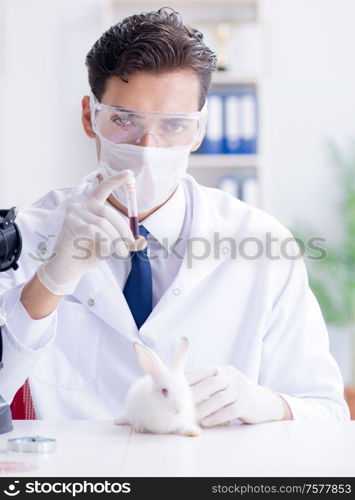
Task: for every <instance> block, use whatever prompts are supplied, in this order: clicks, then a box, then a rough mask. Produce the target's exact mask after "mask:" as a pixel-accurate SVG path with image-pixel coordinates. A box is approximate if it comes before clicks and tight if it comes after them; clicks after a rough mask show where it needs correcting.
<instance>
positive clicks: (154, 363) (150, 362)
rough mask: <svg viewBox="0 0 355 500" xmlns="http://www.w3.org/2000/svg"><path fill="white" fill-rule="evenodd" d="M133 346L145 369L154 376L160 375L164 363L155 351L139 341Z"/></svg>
mask: <svg viewBox="0 0 355 500" xmlns="http://www.w3.org/2000/svg"><path fill="white" fill-rule="evenodd" d="M133 347H134V350H135V352H136V356H137V358H138V361H139V364H140V365H141V367H142V368H143V370H144V371H145V372H146V373H148V375H150V376H151V377H153V378H155V377H157V376H158V375H160V373H161V372H162V369H163V367H164V365H163V363H162V361H161V359H160V358H159V357H158V356H157V355H156V354H155V352H154V351H152V350H151V349H149V347H147V346H145V345H143V344H140V343H139V342H133Z"/></svg>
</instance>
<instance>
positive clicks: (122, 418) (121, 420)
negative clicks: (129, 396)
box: [113, 415, 129, 425]
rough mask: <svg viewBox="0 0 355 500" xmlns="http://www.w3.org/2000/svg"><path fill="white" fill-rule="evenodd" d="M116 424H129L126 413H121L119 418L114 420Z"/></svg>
mask: <svg viewBox="0 0 355 500" xmlns="http://www.w3.org/2000/svg"><path fill="white" fill-rule="evenodd" d="M113 423H114V424H116V425H127V424H129V422H128V420H127V418H126V416H125V415H119V416H118V417H117V418H115V419H114V421H113Z"/></svg>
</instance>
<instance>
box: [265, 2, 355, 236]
mask: <svg viewBox="0 0 355 500" xmlns="http://www.w3.org/2000/svg"><path fill="white" fill-rule="evenodd" d="M261 3H262V11H261V14H262V18H263V21H264V23H265V27H266V47H265V48H266V50H265V52H266V54H267V61H266V74H265V83H264V88H263V90H264V102H265V108H264V110H263V111H264V113H263V130H262V134H263V153H264V167H265V170H266V172H265V176H264V180H265V190H264V191H265V195H266V197H265V208H266V209H267V210H268V211H269V212H271V213H273V214H274V215H276V216H277V217H278V218H279V219H280V220H282V221H283V222H284V223H285V224H286V225H291V226H292V225H293V224H294V222H295V220H296V219H304V220H308V221H310V222H311V223H312V224H314V225H315V227H316V228H317V229H318V230H319V231H320V234H324V236H326V237H327V238H329V240H335V239H336V237H337V236H338V235H339V234H340V225H339V224H338V218H337V216H336V213H335V210H336V196H335V194H336V190H335V189H334V186H333V177H332V173H333V170H332V168H331V167H330V166H329V163H327V149H326V145H327V141H329V140H330V139H334V140H336V141H338V142H339V143H340V144H343V145H344V144H345V145H346V144H347V142H348V141H349V140H350V139H351V138H352V139H355V57H354V47H355V2H354V0H261Z"/></svg>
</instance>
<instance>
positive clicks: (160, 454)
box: [0, 420, 355, 477]
mask: <svg viewBox="0 0 355 500" xmlns="http://www.w3.org/2000/svg"><path fill="white" fill-rule="evenodd" d="M35 435H40V436H42V437H52V438H55V439H56V440H57V452H56V453H55V454H53V455H48V456H36V455H33V454H30V455H29V454H13V453H7V452H6V447H7V439H9V438H12V437H22V436H35ZM6 461H18V462H25V463H26V464H27V465H32V466H33V467H36V468H34V469H33V470H30V471H27V472H24V473H18V472H16V473H8V472H7V473H4V472H2V475H6V476H12V475H13V476H27V477H31V476H32V477H36V476H37V477H48V476H56V477H59V476H62V477H74V476H77V477H82V476H84V477H94V476H96V477H105V476H106V477H114V476H119V477H132V476H210V477H211V476H226V477H227V476H242V477H243V476H249V477H250V476H264V477H267V476H275V477H278V476H308V477H310V476H316V477H317V476H323V477H330V476H337V477H339V476H340V477H341V476H355V421H352V422H330V423H325V422H324V423H313V422H292V421H291V422H270V423H265V424H258V425H231V426H226V427H219V428H212V429H205V430H204V431H203V433H202V434H201V436H199V437H183V436H176V435H154V434H136V433H132V431H131V428H130V427H129V426H115V425H114V424H113V423H112V422H102V421H101V422H97V421H88V420H85V421H77V420H76V421H68V420H66V421H58V422H53V421H52V422H51V421H44V420H42V421H41V420H37V421H15V422H14V430H13V431H12V432H10V433H8V434H3V435H0V467H1V463H3V462H6ZM0 470H1V469H0ZM0 475H1V474H0Z"/></svg>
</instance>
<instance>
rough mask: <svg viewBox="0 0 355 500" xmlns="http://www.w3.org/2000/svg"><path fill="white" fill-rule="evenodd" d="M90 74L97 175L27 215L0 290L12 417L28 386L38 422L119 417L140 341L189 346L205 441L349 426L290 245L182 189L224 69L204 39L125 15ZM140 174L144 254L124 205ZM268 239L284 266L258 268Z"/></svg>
mask: <svg viewBox="0 0 355 500" xmlns="http://www.w3.org/2000/svg"><path fill="white" fill-rule="evenodd" d="M86 62H87V66H88V71H89V83H90V87H91V92H92V95H91V96H85V97H84V98H83V100H82V122H83V127H84V130H85V132H86V134H87V135H88V136H89V137H90V138H92V139H94V140H95V141H96V146H97V152H98V158H99V168H98V170H97V171H95V172H93V173H91V174H90V175H88V176H87V177H86V178H85V179H84V180H83V182H82V184H80V185H79V186H75V187H73V188H64V189H58V190H54V191H52V192H50V193H48V194H46V195H45V196H44V197H43V198H41V199H40V200H38V201H37V202H36V203H34V204H33V205H32V206H31V207H30V208H29V209H27V210H24V211H23V212H22V213H20V215H19V217H18V223H19V226H20V228H21V231H22V234H23V240H24V252H23V254H22V256H21V259H20V262H19V264H20V269H19V270H18V271H16V272H13V271H9V272H7V273H6V275H5V276H4V275H3V276H1V292H3V296H2V307H3V309H4V311H5V326H4V328H3V336H4V368H3V370H2V371H1V372H0V387H1V394H2V396H3V397H4V398H5V399H7V400H8V401H11V400H12V399H13V397H14V395H15V394H16V392H17V391H18V390H19V388H21V387H22V386H23V384H24V383H25V381H26V380H27V384H29V388H30V391H31V395H32V400H33V403H34V408H35V411H36V415H37V418H46V419H47V418H48V419H49V418H53V419H54V418H55V419H58V418H73V419H75V418H76V419H81V418H93V419H107V418H113V417H114V416H116V415H117V414H119V413H120V412H121V410H122V406H123V402H124V398H125V395H126V393H127V390H128V388H129V386H130V385H131V384H132V382H133V381H135V380H136V379H137V377H139V376H140V375H142V373H141V371H140V370H139V367H138V363H137V361H136V359H135V357H134V352H133V349H132V341H137V340H140V341H141V342H142V343H144V344H145V345H147V346H149V347H151V348H153V349H154V350H155V351H156V352H157V353H158V354H159V355H160V356H161V357H162V358H163V359H165V360H166V361H168V360H169V358H170V357H171V353H172V350H173V348H174V347H175V345H176V343H177V341H178V340H179V339H180V338H181V337H182V336H183V335H185V336H187V337H188V338H189V340H190V352H189V360H188V364H187V368H188V373H187V377H188V380H189V382H190V384H191V389H192V392H193V396H194V400H195V403H196V407H197V415H198V420H199V422H200V423H201V425H204V426H214V425H219V424H224V423H226V422H230V421H233V420H235V419H239V420H240V421H242V422H247V423H258V422H264V421H272V420H282V419H288V420H290V419H293V418H294V419H296V420H300V419H308V420H322V419H334V420H335V419H347V418H348V409H347V406H346V403H345V401H344V399H343V385H342V380H341V376H340V373H339V369H338V367H337V365H336V363H335V361H334V359H333V358H332V356H331V355H330V353H329V349H328V337H327V332H326V327H325V325H324V321H323V319H322V315H321V312H320V309H319V306H318V304H317V302H316V300H315V298H314V296H313V294H312V292H311V291H310V289H309V287H308V282H307V274H306V271H305V266H304V263H303V261H302V259H301V258H300V256H299V255H298V253H299V252H298V247H297V245H296V244H295V242H294V240H293V239H292V237H291V235H290V233H289V232H288V231H287V230H286V229H285V228H284V227H283V226H282V225H281V224H280V223H279V222H278V221H276V220H275V219H274V218H273V217H271V216H270V215H268V214H266V213H265V212H263V211H261V210H258V209H256V208H253V207H251V206H248V205H246V204H244V203H242V202H241V201H239V200H237V199H235V198H233V197H231V196H229V195H227V194H225V193H223V192H222V191H219V190H217V189H211V188H206V187H203V186H200V185H199V184H197V183H196V181H195V180H194V179H193V178H192V177H191V176H190V175H187V174H186V169H187V166H188V156H189V153H190V152H191V151H194V150H196V149H197V148H198V147H199V145H200V143H201V141H202V139H203V133H204V127H205V123H206V106H205V101H206V96H207V92H208V89H209V86H210V81H211V74H212V72H213V71H214V70H215V55H214V54H213V52H212V51H211V50H210V49H208V48H207V47H206V46H205V44H204V42H203V37H202V35H201V33H199V32H198V31H196V30H193V29H190V28H188V27H185V26H184V25H183V24H182V22H181V19H180V17H179V16H178V14H177V13H176V12H174V11H173V10H170V9H160V10H159V11H157V12H151V13H146V14H141V15H135V16H131V17H129V18H126V19H124V20H123V21H122V22H121V23H118V24H117V25H115V26H113V27H111V28H110V29H109V30H108V31H107V32H106V33H104V34H103V35H102V36H101V38H100V39H99V40H98V41H97V42H96V43H95V44H94V46H93V47H92V49H91V50H90V52H89V53H88V56H87V61H86ZM131 172H133V173H134V175H135V178H136V183H137V185H136V188H137V196H138V210H139V223H140V226H139V232H140V235H141V237H140V238H138V239H136V240H135V239H134V236H133V234H132V231H131V229H132V228H133V227H134V226H133V225H132V226H131V228H130V225H129V220H128V217H127V216H128V212H127V201H126V192H125V189H124V184H125V183H127V182H128V181H131ZM268 238H269V241H271V242H272V243H274V246H273V253H272V254H269V252H267V251H262V252H259V249H260V245H262V246H263V249H264V250H266V243H267V241H268ZM146 245H148V247H147V246H146ZM253 245H254V246H255V245H256V248H257V252H255V248H254V246H253Z"/></svg>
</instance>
